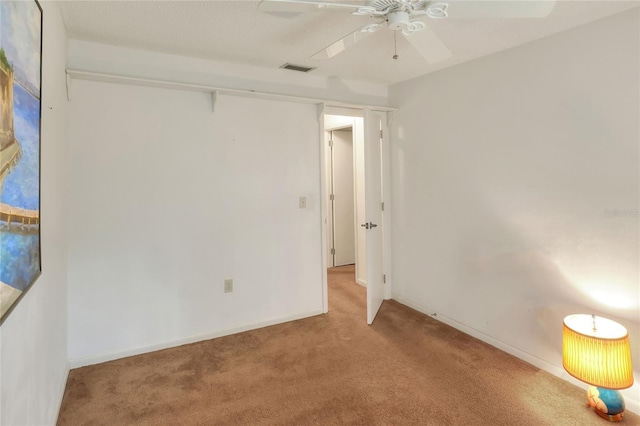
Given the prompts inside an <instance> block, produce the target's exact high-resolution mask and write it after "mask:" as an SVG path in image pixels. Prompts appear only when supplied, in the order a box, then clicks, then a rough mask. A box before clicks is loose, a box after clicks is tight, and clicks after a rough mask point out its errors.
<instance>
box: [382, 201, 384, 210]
mask: <svg viewBox="0 0 640 426" xmlns="http://www.w3.org/2000/svg"><path fill="white" fill-rule="evenodd" d="M382 211H384V201H383V202H382Z"/></svg>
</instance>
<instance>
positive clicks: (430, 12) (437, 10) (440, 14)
mask: <svg viewBox="0 0 640 426" xmlns="http://www.w3.org/2000/svg"><path fill="white" fill-rule="evenodd" d="M447 7H449V5H448V4H447V3H434V4H432V5H429V7H428V8H427V16H428V17H429V18H433V19H444V18H446V17H448V16H449V14H448V13H447Z"/></svg>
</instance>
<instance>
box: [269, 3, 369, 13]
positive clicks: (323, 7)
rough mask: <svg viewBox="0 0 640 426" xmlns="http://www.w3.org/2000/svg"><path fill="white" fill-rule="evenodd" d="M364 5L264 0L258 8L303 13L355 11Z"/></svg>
mask: <svg viewBox="0 0 640 426" xmlns="http://www.w3.org/2000/svg"><path fill="white" fill-rule="evenodd" d="M360 7H362V5H354V4H346V3H339V2H336V3H330V2H324V1H321V0H262V1H261V2H260V3H259V4H258V10H260V11H261V12H267V13H268V12H285V13H302V12H313V11H314V10H319V11H327V12H331V11H333V12H335V11H339V12H342V11H346V12H355V11H356V10H358V9H359V8H360Z"/></svg>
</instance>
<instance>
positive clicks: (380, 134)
mask: <svg viewBox="0 0 640 426" xmlns="http://www.w3.org/2000/svg"><path fill="white" fill-rule="evenodd" d="M380 139H382V129H380Z"/></svg>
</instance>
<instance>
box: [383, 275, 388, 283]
mask: <svg viewBox="0 0 640 426" xmlns="http://www.w3.org/2000/svg"><path fill="white" fill-rule="evenodd" d="M382 283H383V284H386V283H387V274H383V275H382Z"/></svg>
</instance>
